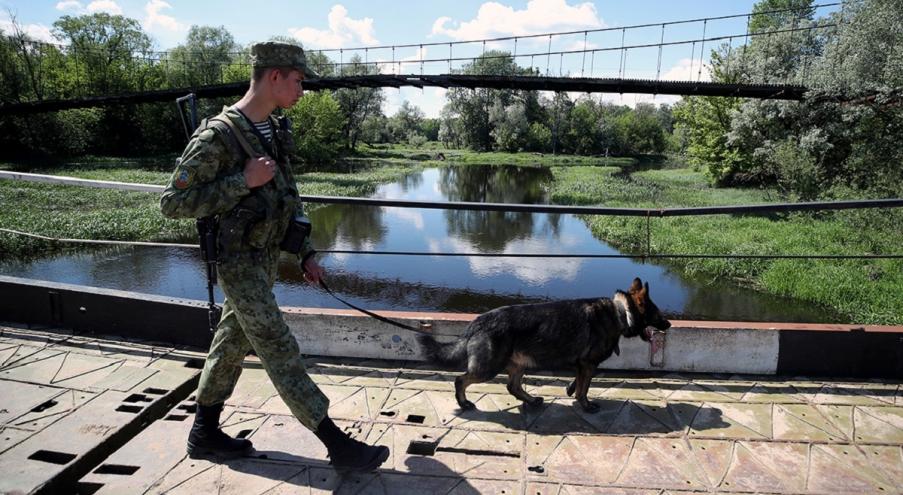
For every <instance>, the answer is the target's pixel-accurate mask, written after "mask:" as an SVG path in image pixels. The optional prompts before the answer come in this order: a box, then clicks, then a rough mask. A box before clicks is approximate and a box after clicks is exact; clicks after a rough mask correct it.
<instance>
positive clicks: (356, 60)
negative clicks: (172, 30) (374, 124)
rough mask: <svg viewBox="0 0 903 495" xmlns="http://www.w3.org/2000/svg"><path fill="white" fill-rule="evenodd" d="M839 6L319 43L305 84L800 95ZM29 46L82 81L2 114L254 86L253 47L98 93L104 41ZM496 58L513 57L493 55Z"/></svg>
mask: <svg viewBox="0 0 903 495" xmlns="http://www.w3.org/2000/svg"><path fill="white" fill-rule="evenodd" d="M842 9H843V3H841V2H837V3H825V4H817V5H813V6H812V7H811V10H808V9H782V10H771V11H764V12H756V13H751V12H750V13H743V14H735V15H725V16H717V17H707V18H696V19H685V20H676V21H667V22H658V23H648V24H638V25H630V26H619V27H603V28H598V29H588V30H580V31H563V32H554V33H541V34H526V35H520V36H507V37H496V38H486V39H477V40H465V41H449V42H428V43H407V44H391V45H383V46H361V47H352V48H334V49H316V48H313V49H309V50H308V53H309V54H310V58H311V61H312V63H313V65H314V67H315V69H316V70H317V71H318V72H319V73H320V74H321V75H322V77H321V78H319V79H311V80H308V81H305V88H306V89H308V90H335V89H342V88H401V87H413V88H424V87H439V88H467V89H477V88H490V89H508V90H531V91H533V90H538V91H554V92H578V93H619V94H648V95H678V96H721V97H742V98H757V99H782V100H802V99H804V98H805V97H806V95H807V92H808V91H809V89H810V88H809V82H810V81H808V76H809V73H810V69H811V67H812V65H813V63H814V58H815V55H813V54H807V53H805V52H801V53H796V52H795V51H794V48H793V47H794V46H796V45H797V44H799V43H800V41H801V40H808V41H807V42H809V43H815V42H817V40H818V39H821V38H823V37H825V36H826V35H828V34H829V33H831V32H832V31H833V32H836V30H838V29H840V27H841V26H842V20H843V10H842ZM757 16H764V18H775V19H778V18H779V19H781V22H775V23H773V24H772V27H770V28H767V29H758V30H751V26H752V25H753V19H754V18H755V17H757ZM23 43H25V42H23ZM28 43H29V44H30V46H31V50H33V51H43V50H51V51H53V50H55V51H57V52H59V53H61V54H64V55H68V56H70V58H71V59H72V68H71V70H72V71H73V73H74V76H75V79H76V84H75V86H74V88H72V89H71V90H69V93H67V94H61V95H56V96H55V97H53V98H38V99H35V100H32V101H16V102H8V103H5V104H3V105H0V112H3V113H4V114H7V115H14V114H28V113H38V112H48V111H57V110H65V109H74V108H89V107H97V106H105V105H120V104H135V103H152V102H164V101H166V102H168V101H172V100H173V99H174V98H175V97H177V96H181V95H184V94H186V93H195V94H196V95H197V96H198V97H201V98H214V97H228V96H234V95H239V94H242V93H243V92H244V91H245V90H246V89H247V87H248V82H247V74H248V73H249V72H250V63H249V62H248V59H247V56H248V54H247V52H229V53H226V54H221V56H220V57H219V59H218V60H210V59H209V54H204V53H200V52H185V51H181V52H174V51H162V52H161V51H156V52H154V51H147V52H140V53H131V54H130V55H129V56H130V57H131V59H132V61H133V62H134V63H135V64H138V65H139V66H141V67H146V68H159V69H162V70H164V71H165V70H168V69H171V68H174V67H178V68H180V70H183V71H187V72H191V73H196V74H204V76H203V79H204V80H203V82H202V83H201V84H194V85H191V86H176V87H170V88H163V89H159V88H155V89H153V90H146V91H143V90H142V91H121V92H116V91H109V90H107V91H105V92H103V94H92V93H97V92H96V91H95V90H93V89H92V88H91V87H90V84H88V77H87V76H88V75H87V74H86V73H85V71H86V66H85V64H86V61H87V60H88V59H89V58H90V57H92V56H97V55H98V53H99V52H98V50H99V49H98V48H91V47H84V46H81V47H80V46H79V45H78V44H70V45H55V44H48V43H36V42H28ZM752 43H760V45H761V46H762V47H763V48H762V49H763V50H766V51H767V52H768V53H773V54H774V57H778V56H780V57H785V58H788V57H789V59H790V60H792V63H793V64H794V65H795V66H796V67H797V70H795V71H793V72H792V73H791V72H790V71H787V72H786V73H785V74H783V75H780V76H775V75H774V71H769V70H766V68H763V67H754V66H750V65H749V64H747V63H746V57H744V56H743V54H744V53H745V52H746V51H747V50H749V48H750V46H751V44H752ZM713 51H715V52H717V53H718V57H719V59H720V61H719V63H720V64H721V67H720V70H721V71H722V72H723V73H724V74H726V75H727V79H728V80H731V81H734V82H729V83H725V82H713V81H712V80H711V75H710V72H711V70H712V59H711V57H712V52H713ZM498 60H502V61H505V62H509V63H502V64H493V63H492V62H493V61H498ZM42 63H43V62H42ZM80 64H81V65H80ZM732 64H733V65H732ZM493 67H499V69H493ZM669 67H670V69H669ZM229 68H237V69H238V72H240V73H242V74H244V75H243V76H242V77H241V79H240V80H237V81H235V80H234V79H235V78H234V77H232V76H229V75H228V74H227V72H228V69H229ZM41 70H43V68H41ZM233 72H234V71H233ZM227 78H232V79H233V81H232V82H230V81H227ZM857 96H861V95H857Z"/></svg>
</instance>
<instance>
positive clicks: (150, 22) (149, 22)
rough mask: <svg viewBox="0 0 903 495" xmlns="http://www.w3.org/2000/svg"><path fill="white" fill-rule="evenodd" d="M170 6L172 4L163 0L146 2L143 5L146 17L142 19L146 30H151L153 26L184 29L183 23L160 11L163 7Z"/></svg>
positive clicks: (169, 7)
mask: <svg viewBox="0 0 903 495" xmlns="http://www.w3.org/2000/svg"><path fill="white" fill-rule="evenodd" d="M171 8H172V5H170V4H168V3H166V2H164V1H163V0H150V2H147V4H146V5H145V6H144V12H145V13H146V14H147V17H145V19H144V28H145V29H147V30H148V31H153V30H154V29H155V28H160V29H163V30H165V31H185V30H186V29H187V26H186V25H185V24H182V23H181V22H179V21H177V20H176V19H175V18H174V17H172V16H168V15H166V14H161V13H160V11H161V10H163V9H171Z"/></svg>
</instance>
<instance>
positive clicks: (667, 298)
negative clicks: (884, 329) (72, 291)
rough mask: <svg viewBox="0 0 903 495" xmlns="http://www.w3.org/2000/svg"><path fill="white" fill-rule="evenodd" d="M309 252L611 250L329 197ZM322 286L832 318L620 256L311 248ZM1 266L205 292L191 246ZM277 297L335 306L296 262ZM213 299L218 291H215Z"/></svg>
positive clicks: (469, 171) (132, 286) (476, 190)
mask: <svg viewBox="0 0 903 495" xmlns="http://www.w3.org/2000/svg"><path fill="white" fill-rule="evenodd" d="M550 179H551V173H550V172H549V170H548V169H544V168H521V167H488V166H462V167H457V168H452V167H449V168H441V169H430V170H425V171H423V172H418V173H416V174H411V175H408V176H407V177H405V178H404V179H402V180H400V181H398V182H396V183H393V184H386V185H383V186H380V187H379V188H378V189H377V191H376V193H375V194H374V196H376V197H382V198H394V199H410V200H421V201H441V200H448V201H469V202H492V203H502V202H505V203H545V202H547V196H546V192H545V188H544V185H545V184H547V183H548V181H549V180H550ZM311 221H312V222H313V225H314V234H313V244H314V246H315V247H316V248H317V249H319V250H334V249H340V250H356V251H374V250H385V251H415V252H425V253H508V254H513V253H530V254H574V253H581V254H592V253H596V254H614V253H616V251H615V250H613V249H612V248H611V247H610V246H608V245H607V244H605V243H604V242H600V241H599V240H597V239H595V238H594V237H593V236H592V234H591V232H590V231H589V229H588V228H587V227H586V225H585V224H584V223H583V222H582V221H581V220H580V219H579V218H576V217H574V216H572V215H548V214H528V213H505V212H468V211H443V210H431V209H411V208H390V207H365V206H349V205H329V206H325V207H322V208H319V209H317V210H315V211H313V212H312V213H311ZM321 262H322V264H323V265H324V267H325V268H326V270H327V273H328V280H329V282H330V286H331V287H332V288H333V290H335V291H336V292H339V293H340V294H341V295H342V297H344V298H345V299H348V300H349V301H351V302H352V303H354V304H358V305H361V306H364V307H368V308H371V309H377V310H378V309H399V310H438V311H452V312H455V311H457V312H483V311H487V310H489V309H492V308H495V307H498V306H502V305H505V304H516V303H524V302H538V301H545V300H555V299H569V298H584V297H600V296H611V295H612V294H613V293H614V291H615V290H618V289H625V288H626V287H627V285H628V284H629V282H630V280H632V279H633V277H637V276H639V277H641V278H643V279H644V280H647V281H649V283H650V286H651V290H652V294H653V296H654V298H655V301H656V303H657V304H658V305H659V307H661V308H662V309H663V310H664V311H666V312H667V313H669V314H670V315H672V316H675V317H681V316H683V317H692V318H699V319H720V320H746V321H812V322H828V321H840V318H839V317H838V316H837V315H836V314H833V313H832V312H830V311H826V310H824V309H822V308H813V307H811V305H810V304H807V303H797V302H796V301H792V300H787V299H784V298H779V297H775V296H768V295H764V294H761V293H757V292H754V291H750V290H745V289H740V288H737V287H734V286H731V285H729V284H723V283H722V284H711V283H708V282H707V281H700V280H692V279H687V278H684V277H681V276H679V275H677V274H675V273H673V272H671V271H670V270H669V269H668V268H667V267H666V266H661V265H653V264H644V263H642V262H640V261H638V260H631V259H579V258H513V257H512V258H504V257H501V258H500V257H447V256H420V257H410V256H379V255H368V254H329V255H326V256H324V257H323V258H322V261H321ZM0 273H2V274H5V275H13V276H19V277H25V278H34V279H40V280H51V281H55V282H64V283H74V284H83V285H92V286H97V287H106V288H112V289H121V290H130V291H136V292H145V293H150V294H159V295H166V296H173V297H183V298H190V299H205V298H206V285H205V273H204V269H203V265H202V264H201V262H200V261H199V259H198V255H197V252H196V251H194V250H180V249H161V248H116V249H103V250H91V251H84V252H80V253H75V254H71V253H70V254H64V255H58V256H53V257H49V258H45V259H40V260H33V261H30V262H25V261H15V260H14V261H11V262H8V263H5V264H3V265H2V266H0ZM275 291H276V296H277V300H278V301H279V303H280V304H283V305H288V306H311V307H333V308H335V307H342V306H341V303H339V302H338V301H336V300H334V299H332V298H331V297H330V296H328V295H327V294H325V293H324V292H322V291H320V290H318V289H316V288H314V287H311V286H309V285H307V284H306V283H305V282H304V281H303V277H302V274H301V271H300V269H299V267H298V266H297V263H296V262H295V261H293V260H291V259H289V258H286V259H284V260H283V261H282V263H281V264H280V271H279V281H278V282H277V285H276V289H275ZM217 299H218V300H219V301H222V295H221V293H220V292H219V290H217Z"/></svg>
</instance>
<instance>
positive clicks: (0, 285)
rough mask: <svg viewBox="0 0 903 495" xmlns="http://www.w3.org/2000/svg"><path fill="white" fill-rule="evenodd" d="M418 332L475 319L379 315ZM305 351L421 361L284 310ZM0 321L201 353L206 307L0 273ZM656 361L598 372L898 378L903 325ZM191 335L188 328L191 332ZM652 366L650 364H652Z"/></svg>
mask: <svg viewBox="0 0 903 495" xmlns="http://www.w3.org/2000/svg"><path fill="white" fill-rule="evenodd" d="M379 314H381V315H383V316H386V317H388V318H392V319H397V320H399V321H402V322H406V323H409V324H413V325H414V326H416V325H417V324H418V323H419V322H430V323H432V332H433V333H434V334H436V335H437V339H438V340H440V341H449V340H453V339H454V338H456V336H457V335H460V334H461V333H463V331H464V330H465V328H466V327H467V324H468V323H469V322H470V321H471V320H472V319H473V318H474V317H475V316H476V315H473V314H456V313H424V312H399V311H379ZM284 316H285V320H286V323H287V324H288V325H289V327H290V328H291V329H292V331H293V333H294V335H295V337H296V338H297V339H298V342H299V344H300V346H301V349H303V350H304V352H305V353H307V354H312V355H323V356H344V357H355V358H371V359H398V360H413V361H417V360H422V356H421V354H420V347H419V345H418V344H417V342H416V339H415V334H414V333H413V332H409V331H405V330H402V329H398V328H395V327H393V326H391V325H388V324H386V323H382V322H379V321H376V320H374V319H371V318H368V317H366V316H363V315H361V314H359V313H357V312H355V311H351V310H336V309H319V308H284ZM0 321H9V322H16V323H24V324H28V325H47V326H55V327H64V328H71V329H73V330H75V331H78V332H85V333H90V334H112V335H121V336H125V337H129V338H133V339H135V338H137V339H143V340H149V341H159V342H166V343H169V344H174V345H191V346H197V347H204V348H205V347H207V346H208V345H209V343H210V339H211V334H210V332H209V331H208V330H207V314H206V303H204V302H203V301H192V300H184V299H177V298H170V297H160V296H152V295H147V294H139V293H133V292H125V291H117V290H109V289H98V288H94V287H85V286H79V285H71V284H60V283H54V282H43V281H35V280H29V279H22V278H17V277H8V276H0ZM672 324H673V327H672V328H671V329H670V330H668V332H667V334H666V336H665V337H664V339H663V341H662V342H661V343H662V344H663V345H662V346H660V347H659V348H658V349H657V351H656V354H653V353H652V352H651V349H652V348H651V347H650V345H649V344H647V343H645V342H642V341H641V340H639V339H624V340H622V342H621V355H620V356H614V357H612V358H611V359H609V360H607V361H605V362H604V363H603V367H604V368H606V369H618V370H628V369H629V370H656V371H674V372H708V373H741V374H764V375H775V374H777V375H788V374H789V375H792V374H807V375H822V376H848V377H892V378H897V377H900V376H903V326H879V325H839V324H807V323H754V322H720V321H687V320H673V321H672ZM189 329H191V330H189ZM653 362H654V363H655V364H656V365H653V364H652V363H653Z"/></svg>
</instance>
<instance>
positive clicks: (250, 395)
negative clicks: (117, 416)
mask: <svg viewBox="0 0 903 495" xmlns="http://www.w3.org/2000/svg"><path fill="white" fill-rule="evenodd" d="M42 339H43V340H42ZM48 339H50V341H52V342H49V341H48ZM79 339H81V338H79V337H70V338H69V340H68V341H64V342H57V340H59V339H58V338H54V337H47V336H46V335H44V336H42V335H39V334H34V335H32V334H29V333H28V332H24V331H20V330H9V329H7V331H5V332H4V333H3V334H2V335H0V394H2V395H0V421H2V423H0V425H2V426H0V427H2V428H4V429H3V430H2V431H0V442H2V443H0V478H2V479H4V480H9V479H13V480H15V479H16V477H17V476H18V477H19V478H18V479H20V480H25V481H29V480H32V479H33V478H34V476H36V475H35V473H33V472H31V471H29V470H23V469H22V468H21V465H22V464H23V462H24V463H25V464H26V465H29V466H30V465H32V464H35V463H38V464H41V463H43V464H46V465H47V466H50V467H51V468H58V467H59V464H54V463H53V462H48V461H55V462H61V461H60V460H59V459H54V458H52V456H51V458H44V460H41V458H39V459H37V460H36V459H29V460H27V461H23V455H24V456H25V457H26V458H27V454H29V453H30V452H31V451H32V450H35V445H37V444H35V443H32V444H30V445H28V448H27V449H24V448H23V446H26V444H28V442H35V439H36V438H37V439H39V440H41V441H42V442H44V443H46V444H47V445H49V447H47V448H44V449H43V450H46V451H49V452H57V451H62V452H63V453H66V452H65V451H63V450H62V449H63V447H61V446H60V445H58V444H55V443H54V438H56V437H58V436H59V433H60V432H65V431H67V430H66V429H67V428H68V429H70V430H71V429H74V430H75V432H76V433H78V432H82V431H83V430H86V431H91V430H92V429H96V428H97V424H99V423H101V421H98V420H95V419H92V420H91V421H88V420H87V419H88V418H89V417H90V418H94V416H85V414H87V413H88V412H89V406H90V405H91V404H97V405H108V406H109V407H108V408H107V409H109V408H110V407H112V406H117V405H118V407H122V406H121V405H120V404H126V402H123V400H124V399H127V398H129V397H130V396H131V395H134V394H139V395H143V396H144V397H145V399H146V400H139V402H138V403H139V404H141V405H142V406H143V405H145V404H148V405H147V406H146V407H147V408H148V409H150V408H151V407H152V405H153V404H154V403H153V402H151V400H152V398H153V397H152V394H149V393H147V392H144V391H146V390H152V391H153V390H156V391H158V392H159V391H161V390H162V391H168V390H176V389H177V386H176V385H174V384H172V383H169V382H167V383H165V384H164V385H159V384H160V383H163V381H164V376H166V377H168V378H167V379H170V380H171V379H172V378H173V377H174V376H177V375H178V376H179V377H180V378H181V379H184V381H185V383H188V384H189V385H190V384H192V383H193V382H192V380H193V379H196V372H197V370H196V369H193V368H191V367H186V366H185V365H186V363H187V364H189V365H190V364H194V363H196V361H191V360H192V359H197V358H198V357H199V356H200V357H202V355H199V354H197V353H191V352H189V351H182V350H175V349H163V348H156V349H155V348H151V347H147V346H139V345H137V344H121V345H119V346H118V348H117V345H116V344H115V343H112V342H105V343H103V344H102V345H101V344H98V348H96V349H95V347H94V344H91V343H90V342H91V340H90V339H81V340H79ZM105 346H106V347H105ZM60 353H62V354H60ZM61 356H65V357H62V358H61ZM41 363H44V364H41ZM98 363H101V364H104V367H103V368H98ZM116 363H120V364H116ZM308 363H309V367H310V372H311V374H312V376H313V377H314V379H315V380H316V381H317V382H318V383H319V384H320V385H321V387H322V389H323V390H324V392H325V393H326V394H327V395H328V396H329V397H330V400H331V407H330V414H331V415H332V416H333V417H334V418H335V419H336V420H337V423H339V425H340V426H342V427H344V428H345V429H346V430H347V431H349V432H351V433H353V434H354V435H355V436H356V437H358V438H361V439H364V440H366V441H368V442H371V443H379V444H383V445H388V446H389V447H390V448H391V449H392V457H390V459H389V461H387V462H386V464H385V465H384V466H383V468H382V469H380V470H379V471H378V472H375V473H371V474H366V475H348V476H338V475H336V473H335V472H334V471H333V470H332V469H331V468H330V467H329V466H328V460H327V459H326V457H325V450H324V449H323V447H322V446H321V445H320V444H319V442H318V441H317V440H316V438H315V437H314V436H313V435H312V434H311V433H310V432H308V431H307V430H306V429H304V428H303V427H301V426H300V424H299V423H298V422H297V421H296V420H294V419H293V418H292V417H291V416H290V415H289V412H288V409H287V408H286V406H285V404H283V403H282V401H281V400H280V399H279V397H278V395H277V394H276V392H275V390H274V388H273V386H272V384H271V383H270V382H269V380H268V379H267V377H266V375H265V373H264V372H263V370H262V369H261V367H260V366H259V363H257V362H256V360H254V359H253V358H249V359H248V360H247V363H246V367H245V371H244V373H243V375H242V378H241V380H240V381H239V385H238V388H237V390H236V392H235V394H234V395H233V397H232V399H231V400H230V401H229V403H228V404H227V406H228V408H227V413H226V415H225V422H224V427H225V429H226V430H227V431H228V432H230V433H231V434H234V435H240V436H247V437H248V438H251V439H252V440H253V441H254V444H255V447H256V448H257V452H256V453H255V455H254V457H251V458H244V459H240V460H236V461H230V462H227V463H224V464H215V463H211V462H208V461H204V460H192V459H188V458H186V456H185V454H184V442H185V437H186V435H187V429H188V428H189V427H190V421H191V414H190V413H191V411H193V403H192V402H191V401H190V399H189V400H186V401H183V402H181V403H179V404H173V406H172V408H171V409H169V410H168V411H161V412H160V413H159V414H157V415H158V416H161V419H159V420H156V421H152V422H149V424H148V425H147V426H146V428H144V429H143V431H140V433H137V434H135V435H134V436H132V437H130V439H128V441H127V443H125V445H124V446H123V447H122V448H121V449H119V450H117V451H116V452H114V453H112V454H111V455H110V456H109V457H108V458H106V459H99V460H97V461H96V462H95V465H96V467H94V468H92V469H91V472H89V473H88V474H86V475H85V476H84V477H82V478H81V481H80V482H79V483H80V484H79V487H80V491H81V492H82V493H198V492H205V493H243V494H244V493H332V492H336V493H349V494H351V493H355V494H356V493H361V494H365V493H366V494H370V493H385V494H396V493H452V494H460V493H497V494H574V495H576V494H588V493H629V494H640V493H652V494H658V493H685V492H707V493H712V492H718V493H752V492H755V493H880V494H886V493H901V492H903V450H901V446H903V388H901V386H900V384H901V383H903V382H899V381H898V382H890V381H886V380H884V381H862V380H859V381H843V380H829V381H825V380H814V379H807V378H803V377H799V378H792V379H776V378H773V377H746V376H715V375H693V376H689V375H675V374H658V375H651V374H643V375H639V374H631V373H623V372H619V373H607V372H606V373H603V374H601V375H600V376H599V377H598V378H597V379H595V380H594V383H593V386H592V387H591V389H590V395H591V396H592V397H593V398H594V400H595V401H596V402H597V403H599V404H600V405H601V406H602V407H601V410H600V411H599V412H597V413H595V414H587V413H584V412H583V411H582V410H581V409H579V408H578V407H575V406H574V405H573V404H572V403H573V401H572V399H571V398H569V397H566V396H565V394H564V388H565V386H566V384H567V382H568V378H567V376H566V375H559V376H550V375H543V376H534V377H530V378H529V379H528V380H527V383H528V386H527V390H528V391H529V392H530V393H532V394H536V395H541V396H543V397H544V398H545V403H544V404H543V405H542V406H541V407H538V408H526V409H525V408H523V407H522V406H521V404H520V403H519V401H516V400H515V399H514V398H513V397H511V396H510V395H509V394H508V393H507V391H506V390H505V385H504V382H503V381H502V380H501V377H500V379H499V380H498V381H496V382H493V383H488V384H482V385H474V386H472V387H470V389H469V390H468V392H469V393H468V396H469V398H470V399H471V400H472V401H473V402H475V403H476V404H477V407H478V409H479V410H478V411H467V412H461V411H459V410H458V408H457V405H456V403H455V401H454V397H453V392H452V390H453V377H454V376H455V373H449V372H437V371H435V370H432V369H429V368H427V367H425V366H417V363H401V362H386V361H380V362H372V361H370V362H368V361H360V360H358V361H354V360H348V359H335V358H316V359H309V360H308ZM104 370H106V371H104ZM141 370H143V371H141ZM174 370H176V371H174ZM142 377H143V378H142ZM155 380H156V381H155ZM36 387H37V388H36ZM138 390H140V391H141V392H136V391H138ZM114 392H115V393H118V394H122V395H123V397H119V396H115V397H114V396H112V395H111V394H113V393H114ZM107 395H110V397H107ZM162 395H165V394H162ZM11 397H15V399H11ZM20 397H23V398H24V397H27V398H29V400H27V401H26V400H20ZM148 397H151V399H148ZM104 400H106V402H103V401H104ZM133 400H134V398H133ZM116 401H119V402H116ZM50 402H55V404H54V405H52V406H48V407H46V408H44V409H41V407H42V406H43V405H45V404H49V403H50ZM114 409H115V408H114ZM36 410H37V411H36ZM80 411H85V413H81V415H80ZM91 414H94V415H96V414H97V412H93V413H91ZM78 418H81V422H79V421H76V420H77V419H78ZM67 419H68V421H67ZM107 422H108V423H110V424H111V426H112V427H115V426H116V424H118V423H115V421H107ZM54 428H55V429H56V435H50V434H48V432H50V431H51V430H53V429H54ZM95 433H96V432H95ZM41 435H43V438H39V437H40V436H41ZM101 436H102V434H101ZM23 449H24V450H23ZM72 453H73V454H78V452H72ZM13 454H15V455H13ZM39 457H40V456H39ZM73 462H77V461H73ZM11 486H14V483H10V482H9V481H2V482H0V491H2V489H4V488H7V487H11ZM23 486H24V485H23Z"/></svg>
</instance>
